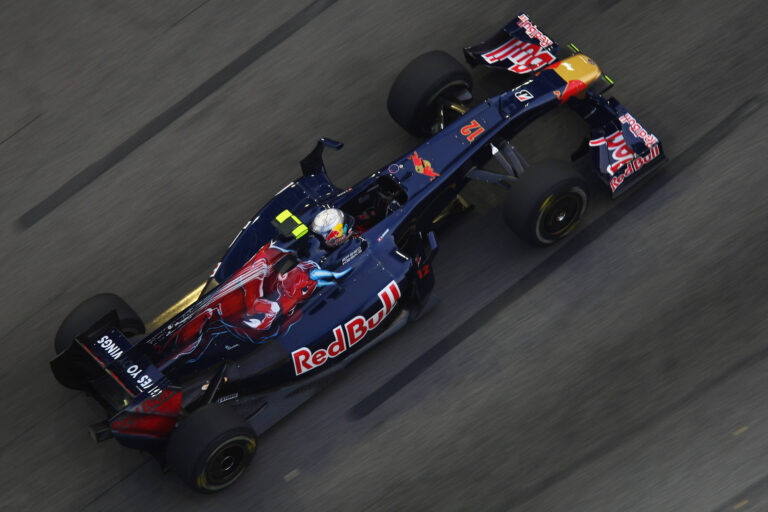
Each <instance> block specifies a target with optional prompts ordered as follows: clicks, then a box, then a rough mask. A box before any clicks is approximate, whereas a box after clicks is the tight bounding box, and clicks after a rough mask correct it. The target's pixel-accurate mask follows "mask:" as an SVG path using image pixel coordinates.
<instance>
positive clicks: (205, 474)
mask: <svg viewBox="0 0 768 512" xmlns="http://www.w3.org/2000/svg"><path fill="white" fill-rule="evenodd" d="M255 452H256V434H255V433H254V431H253V428H251V426H250V425H249V424H248V422H246V421H245V420H244V419H243V418H241V417H240V416H239V415H238V414H237V412H235V410H234V409H232V408H231V407H226V406H221V405H217V404H210V405H206V406H204V407H201V408H200V409H197V410H196V411H194V412H193V413H192V414H190V415H189V416H188V417H186V418H184V419H183V420H182V421H181V423H180V424H179V426H178V427H177V428H176V430H175V431H174V432H173V434H171V438H170V439H169V441H168V445H167V447H166V452H165V454H166V460H167V462H168V466H169V467H170V468H171V470H172V471H173V472H174V473H176V474H177V475H179V477H181V479H182V480H183V481H184V483H186V484H187V485H189V486H190V487H192V488H193V489H195V490H196V491H199V492H205V493H210V492H216V491H220V490H222V489H224V488H226V487H229V486H230V485H232V484H233V483H235V481H237V479H238V478H240V476H241V475H242V474H243V473H244V472H245V469H246V468H247V467H248V465H249V464H250V462H251V460H252V459H253V455H254V453H255Z"/></svg>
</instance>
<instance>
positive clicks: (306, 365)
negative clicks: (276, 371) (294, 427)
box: [291, 281, 400, 376]
mask: <svg viewBox="0 0 768 512" xmlns="http://www.w3.org/2000/svg"><path fill="white" fill-rule="evenodd" d="M378 297H379V300H380V301H381V304H382V308H381V309H379V310H378V311H377V312H376V313H374V314H373V316H371V317H370V318H365V317H363V316H360V315H358V316H356V317H354V318H352V319H351V320H349V321H347V322H346V323H344V325H337V326H336V327H334V329H333V341H332V342H331V343H330V344H329V345H328V346H327V347H326V348H320V349H317V350H315V351H314V352H313V351H311V350H310V349H308V348H307V347H301V348H300V349H298V350H294V351H293V352H291V359H293V369H294V371H295V372H296V375H297V376H298V375H301V374H303V373H306V372H308V371H309V370H312V369H313V368H317V367H318V366H321V365H323V364H325V363H326V362H327V361H328V360H329V359H332V358H334V357H338V356H340V355H341V354H343V353H344V352H346V351H347V350H350V349H351V348H352V347H354V346H355V345H357V344H358V343H359V342H360V341H362V340H363V338H365V336H366V335H367V334H368V333H369V332H370V331H372V330H373V329H375V328H376V327H378V325H379V324H380V323H381V322H382V321H383V320H384V319H385V318H386V317H387V316H389V314H390V313H391V312H392V310H393V309H394V308H395V304H397V301H398V300H400V288H399V287H398V286H397V283H396V282H395V281H391V282H390V283H389V284H388V285H387V286H385V287H384V289H383V290H381V291H380V292H379V293H378Z"/></svg>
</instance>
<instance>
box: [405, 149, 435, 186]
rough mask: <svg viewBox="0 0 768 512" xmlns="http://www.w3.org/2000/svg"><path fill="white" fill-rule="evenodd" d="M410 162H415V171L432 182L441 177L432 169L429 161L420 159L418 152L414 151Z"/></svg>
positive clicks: (409, 158)
mask: <svg viewBox="0 0 768 512" xmlns="http://www.w3.org/2000/svg"><path fill="white" fill-rule="evenodd" d="M408 160H410V161H411V162H413V168H414V170H415V171H416V172H417V173H419V174H423V175H424V176H427V177H429V181H432V180H433V179H435V178H438V177H439V176H440V175H439V174H437V173H436V172H435V170H434V169H433V168H432V164H431V163H429V160H424V159H422V158H419V154H418V153H417V152H415V151H414V152H413V154H412V155H411V156H409V157H408Z"/></svg>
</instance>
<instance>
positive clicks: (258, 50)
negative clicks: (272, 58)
mask: <svg viewBox="0 0 768 512" xmlns="http://www.w3.org/2000/svg"><path fill="white" fill-rule="evenodd" d="M336 2H337V0H314V1H313V2H312V3H310V4H309V5H308V6H306V7H305V8H303V9H302V10H301V11H299V12H298V13H296V14H294V15H293V16H291V17H290V18H289V19H288V20H287V21H285V22H284V23H283V24H282V25H280V26H279V27H277V28H276V29H275V30H273V31H272V32H270V33H269V34H267V35H266V36H265V37H264V38H263V39H261V40H260V41H259V42H257V43H256V44H254V45H253V46H251V47H250V48H249V49H248V50H246V51H245V52H243V53H242V54H240V55H239V56H238V57H236V58H235V59H234V60H233V61H231V62H230V63H229V64H227V65H226V66H224V67H223V68H221V69H220V70H219V71H217V72H216V73H214V74H213V75H212V76H211V77H209V78H208V79H207V80H205V81H204V82H203V83H202V84H200V85H198V86H197V87H196V88H195V89H193V90H192V91H191V92H189V93H188V94H187V95H186V96H184V97H183V98H182V99H180V100H179V101H177V102H176V103H174V104H173V105H172V106H170V107H169V108H168V109H166V110H165V111H163V112H161V113H160V114H159V115H157V116H156V117H154V118H153V119H152V120H150V121H149V122H148V123H147V124H145V125H144V126H142V127H141V128H139V130H138V131H136V132H134V133H133V134H132V135H130V136H129V137H128V138H127V139H125V140H124V141H123V142H121V143H120V144H118V145H117V146H116V147H115V148H113V149H112V150H111V151H110V152H109V153H107V154H106V155H104V156H103V157H101V158H100V159H98V160H96V161H95V162H93V163H91V164H90V165H88V166H87V167H85V168H84V169H82V170H81V171H80V172H78V173H77V174H75V175H74V176H72V177H71V178H70V179H69V180H67V181H66V182H64V183H63V184H62V185H61V186H60V187H59V188H57V189H56V190H54V191H53V192H52V193H51V194H50V195H49V196H48V197H46V198H45V199H43V200H42V201H40V202H39V203H37V204H36V205H35V206H33V207H32V208H30V209H29V210H27V211H26V212H24V213H23V214H22V215H21V217H19V218H18V219H17V220H16V223H15V224H16V226H17V228H19V229H21V230H22V231H23V230H26V229H29V228H30V227H32V226H33V225H35V224H36V223H37V222H39V221H40V220H42V219H43V218H44V217H46V216H47V215H48V214H50V213H51V212H53V211H54V210H55V209H56V208H58V207H59V206H61V205H62V204H64V203H65V202H66V201H68V200H69V199H70V198H71V197H72V196H74V195H75V194H77V193H78V192H80V191H81V190H83V189H84V188H85V187H87V186H88V185H90V184H91V183H92V182H93V181H95V180H96V179H98V178H99V177H100V176H101V175H103V174H105V173H106V172H107V171H109V170H110V169H112V168H113V167H114V166H116V165H117V164H118V163H120V162H121V161H123V160H124V159H125V158H126V157H128V156H129V155H130V154H132V153H133V152H134V151H136V150H137V149H138V148H140V147H141V146H143V145H144V144H145V143H146V142H148V141H149V140H151V139H152V138H153V137H155V136H156V135H157V134H159V133H160V132H162V131H163V130H165V129H166V128H167V127H168V126H170V125H171V124H173V123H174V122H175V121H176V120H177V119H179V118H180V117H182V116H183V115H184V114H186V113H187V112H189V111H190V110H191V109H192V108H194V107H195V106H197V105H198V104H199V103H201V102H202V101H203V100H205V99H206V98H208V97H209V96H211V95H212V94H213V93H215V92H216V91H218V90H219V89H221V88H222V87H223V86H224V85H226V84H227V83H229V82H230V81H231V80H232V79H233V78H235V77H236V76H237V75H239V74H240V73H241V72H242V71H244V70H245V69H246V68H248V67H249V66H250V65H251V64H253V63H254V62H256V61H257V60H259V59H260V58H261V57H263V56H264V55H266V54H267V53H269V52H270V51H271V50H272V49H274V48H275V47H276V46H278V45H280V44H281V43H283V42H284V41H285V40H286V39H288V38H289V37H291V36H292V35H293V34H295V33H296V32H298V31H299V30H300V29H301V28H303V27H304V26H305V25H306V24H307V23H309V22H310V21H312V20H313V19H314V18H315V17H317V16H318V15H319V14H321V13H322V12H324V11H325V10H326V9H328V8H329V7H331V6H332V5H333V4H335V3H336Z"/></svg>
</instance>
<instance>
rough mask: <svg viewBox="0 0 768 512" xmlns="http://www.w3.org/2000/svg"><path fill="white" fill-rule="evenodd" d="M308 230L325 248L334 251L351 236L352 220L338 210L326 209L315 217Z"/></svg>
mask: <svg viewBox="0 0 768 512" xmlns="http://www.w3.org/2000/svg"><path fill="white" fill-rule="evenodd" d="M310 229H311V230H312V232H313V233H315V234H316V235H318V236H319V237H320V238H322V240H323V243H324V244H325V245H326V247H328V248H330V249H335V248H336V247H339V246H340V245H342V244H343V243H344V242H346V241H347V240H349V237H350V236H352V218H351V217H350V216H348V215H345V214H344V212H342V211H341V210H339V209H338V208H328V209H326V210H323V211H321V212H320V213H318V214H317V215H315V218H314V219H313V220H312V225H311V226H310Z"/></svg>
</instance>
